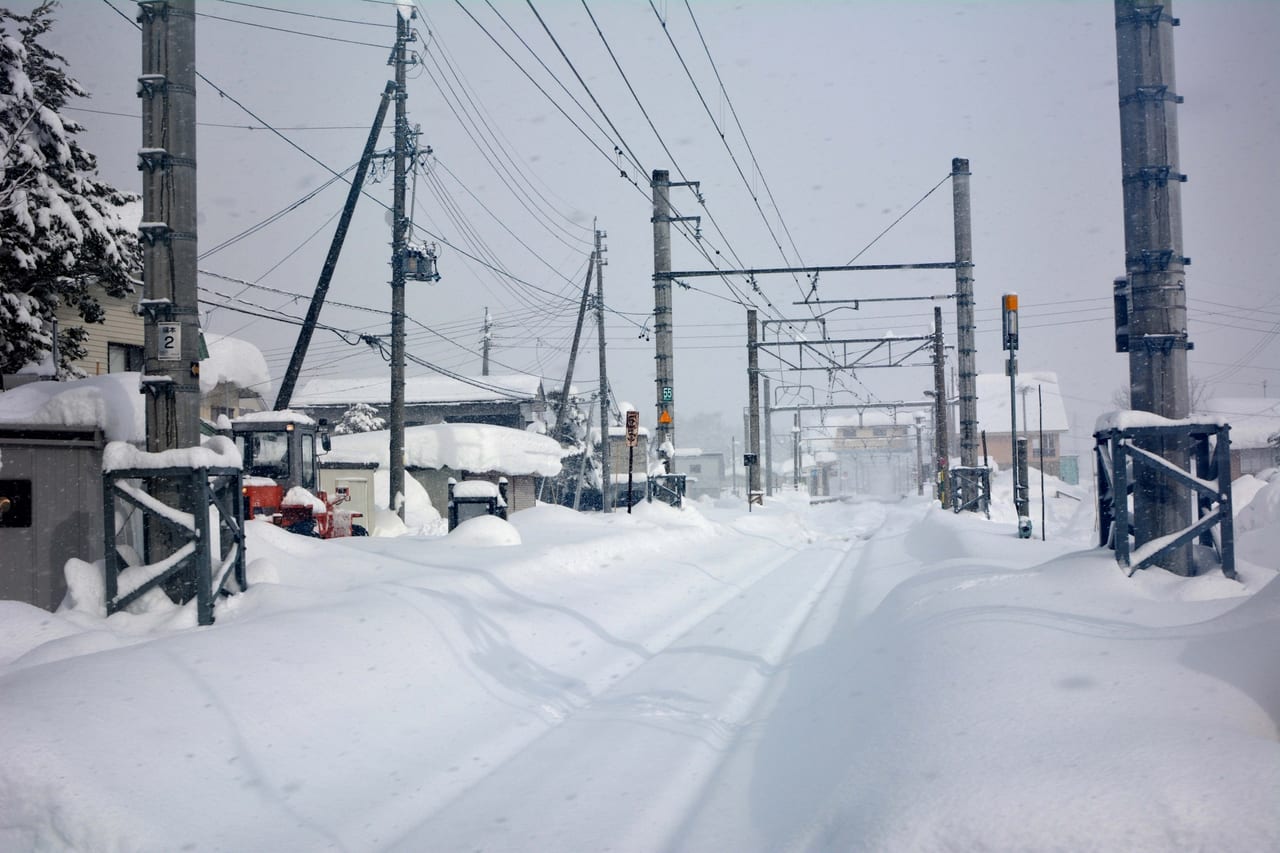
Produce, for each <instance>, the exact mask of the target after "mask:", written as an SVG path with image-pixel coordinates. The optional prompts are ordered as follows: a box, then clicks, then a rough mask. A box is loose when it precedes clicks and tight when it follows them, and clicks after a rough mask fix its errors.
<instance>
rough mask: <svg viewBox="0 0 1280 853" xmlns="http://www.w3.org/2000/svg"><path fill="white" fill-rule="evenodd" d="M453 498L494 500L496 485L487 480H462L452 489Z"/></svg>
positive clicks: (496, 494)
mask: <svg viewBox="0 0 1280 853" xmlns="http://www.w3.org/2000/svg"><path fill="white" fill-rule="evenodd" d="M453 496H454V497H455V498H496V497H498V484H497V483H490V482H489V481H488V480H464V481H462V482H461V483H457V484H455V485H454V487H453Z"/></svg>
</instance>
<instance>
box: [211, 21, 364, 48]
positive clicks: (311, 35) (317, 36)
mask: <svg viewBox="0 0 1280 853" xmlns="http://www.w3.org/2000/svg"><path fill="white" fill-rule="evenodd" d="M195 15H196V17H197V18H209V19H210V20H213V21H222V22H224V23H228V24H240V25H242V26H246V27H254V28H256V29H259V30H270V31H272V32H276V33H288V34H289V35H291V36H305V37H306V38H313V39H321V40H323V41H332V42H339V43H341V44H354V45H359V46H361V47H376V48H378V50H387V49H388V46H387V45H385V44H375V43H374V42H370V41H355V40H353V39H344V38H338V37H337V36H326V35H321V34H320V33H306V32H303V31H301V30H290V29H286V28H285V27H272V26H268V25H267V24H255V23H253V22H252V21H241V20H240V19H238V18H224V17H223V16H221V15H210V14H209V13H208V12H196V13H195Z"/></svg>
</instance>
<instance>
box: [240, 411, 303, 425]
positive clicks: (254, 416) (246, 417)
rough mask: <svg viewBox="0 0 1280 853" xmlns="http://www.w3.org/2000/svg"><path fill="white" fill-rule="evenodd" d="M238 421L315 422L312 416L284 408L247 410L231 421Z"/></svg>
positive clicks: (260, 422)
mask: <svg viewBox="0 0 1280 853" xmlns="http://www.w3.org/2000/svg"><path fill="white" fill-rule="evenodd" d="M231 423H232V424H237V423H241V424H243V423H255V424H302V425H304V426H311V425H312V424H314V423H315V421H314V420H312V419H311V417H310V416H308V415H305V414H303V413H302V412H298V411H295V410H293V409H284V410H282V411H279V412H276V411H270V410H268V411H265V412H246V413H245V414H243V415H240V416H239V417H238V418H236V419H235V420H233V421H232V422H231Z"/></svg>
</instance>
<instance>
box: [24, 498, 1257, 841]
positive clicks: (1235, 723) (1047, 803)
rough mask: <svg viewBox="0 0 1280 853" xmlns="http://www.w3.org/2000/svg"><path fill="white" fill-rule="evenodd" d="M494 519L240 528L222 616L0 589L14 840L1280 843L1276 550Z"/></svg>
mask: <svg viewBox="0 0 1280 853" xmlns="http://www.w3.org/2000/svg"><path fill="white" fill-rule="evenodd" d="M1063 506H1064V507H1067V508H1068V509H1067V510H1064V511H1066V512H1071V513H1074V512H1075V508H1076V507H1078V506H1079V504H1078V503H1076V502H1074V501H1063ZM1086 509H1087V508H1086ZM1051 520H1052V518H1051ZM1068 521H1069V519H1067V518H1066V517H1065V516H1064V518H1063V519H1062V520H1061V524H1060V525H1059V526H1060V527H1061V528H1062V529H1063V530H1065V529H1066V528H1067V527H1069V526H1070V525H1069V524H1068ZM513 523H514V526H515V529H516V530H517V531H518V533H519V537H520V539H521V543H520V544H518V545H515V546H512V547H498V546H495V545H494V542H495V541H496V540H495V539H488V538H486V537H485V536H480V537H478V538H476V539H473V540H471V541H466V539H465V537H461V536H459V535H452V536H448V537H413V536H409V537H399V538H388V539H367V540H339V541H332V542H319V541H315V540H310V539H306V538H303V537H298V536H292V535H290V534H286V533H283V532H281V531H279V530H276V529H274V528H270V527H269V526H267V525H264V524H260V523H259V524H255V525H253V528H254V529H253V530H252V536H251V542H250V547H251V553H252V558H253V562H252V564H251V567H250V577H251V582H252V584H251V587H250V589H249V590H248V591H247V592H246V593H244V594H242V595H239V596H236V597H233V598H231V599H228V600H225V601H224V602H223V603H222V604H220V605H219V614H218V622H217V624H216V625H214V626H212V627H211V628H206V629H197V628H195V627H194V614H193V613H192V612H191V608H190V607H188V608H185V609H179V608H176V607H173V606H172V605H170V604H168V603H167V601H164V600H161V599H154V600H152V601H150V602H148V603H147V604H146V605H145V606H143V607H142V608H140V611H141V612H138V613H126V614H119V615H117V616H113V617H112V618H111V619H104V618H102V617H101V616H100V615H95V613H94V612H93V611H94V606H95V605H94V604H93V603H92V601H93V596H92V589H91V586H92V585H91V584H89V583H87V581H86V580H85V579H84V578H80V579H79V582H78V583H77V592H78V594H79V597H80V600H81V601H82V604H81V605H79V607H78V608H77V609H74V610H67V609H64V610H63V611H61V612H59V613H58V614H56V615H51V614H48V613H44V612H43V611H38V610H35V609H34V608H30V607H27V606H25V605H20V604H16V603H13V602H0V755H3V756H4V757H5V760H4V761H3V762H0V849H4V850H28V849H35V850H63V849H69V850H90V851H96V850H122V851H131V850H139V851H146V850H181V849H190V850H206V849H209V850H307V851H310V850H324V849H333V850H348V851H379V850H404V851H419V850H428V851H436V850H438V851H466V850H485V851H501V850H509V851H545V850H574V851H577V850H605V849H611V850H619V851H651V850H689V851H721V850H734V851H774V850H783V849H807V850H819V851H820V850H834V849H839V850H888V849H892V850H937V849H964V850H970V849H982V848H991V849H1029V850H1035V849H1087V848H1094V849H1120V848H1123V849H1126V850H1164V849H1170V848H1171V847H1172V848H1177V849H1187V848H1191V849H1199V848H1206V849H1207V848H1210V847H1212V848H1214V849H1242V850H1244V849H1249V850H1252V849H1269V848H1274V847H1275V846H1276V843H1277V842H1280V827H1278V826H1277V820H1276V818H1275V817H1274V814H1273V812H1274V810H1273V809H1271V808H1270V806H1271V805H1273V802H1272V795H1273V793H1274V791H1275V790H1277V788H1278V787H1280V738H1277V720H1278V719H1280V695H1277V694H1276V693H1275V690H1274V684H1276V683H1277V681H1276V680H1275V679H1274V678H1273V677H1272V676H1273V674H1274V673H1272V672H1271V668H1273V667H1272V664H1268V663H1267V662H1268V661H1271V662H1274V660H1276V659H1280V642H1277V639H1276V638H1277V637H1280V632H1278V631H1276V630H1275V629H1276V626H1277V625H1280V585H1278V584H1276V583H1270V584H1268V581H1270V580H1271V579H1272V578H1273V577H1274V576H1275V574H1276V571H1275V568H1274V567H1262V566H1259V565H1252V564H1247V565H1246V566H1244V567H1243V571H1242V576H1244V577H1245V578H1246V583H1245V584H1244V585H1243V586H1242V585H1239V584H1235V583H1233V582H1230V581H1227V580H1226V579H1224V578H1222V577H1221V576H1220V575H1218V576H1216V577H1215V576H1208V577H1205V578H1199V579H1195V580H1193V581H1190V582H1188V581H1171V580H1170V578H1171V577H1172V576H1169V575H1167V573H1148V574H1147V575H1144V576H1139V577H1137V578H1134V579H1126V578H1124V576H1123V575H1122V574H1120V573H1119V572H1117V571H1116V568H1115V564H1114V562H1113V561H1112V560H1110V558H1109V557H1108V556H1107V555H1106V554H1104V553H1099V552H1096V551H1094V550H1092V549H1090V548H1089V546H1088V543H1087V541H1086V542H1084V543H1082V542H1081V541H1080V539H1079V538H1078V537H1077V538H1076V539H1072V538H1071V537H1070V536H1065V535H1064V536H1056V535H1055V537H1051V540H1050V541H1049V542H1035V541H1032V542H1026V541H1019V540H1017V539H1016V537H1014V536H1013V535H1012V531H1013V528H1012V525H1010V524H1007V523H1000V521H999V520H998V519H997V521H986V520H985V519H981V518H975V517H971V516H954V515H952V514H951V513H949V512H941V511H939V510H938V509H937V508H935V507H933V506H932V505H930V504H929V503H927V502H924V501H916V500H915V499H909V500H905V501H902V502H897V503H881V502H876V501H866V502H859V503H850V504H845V503H838V504H827V505H821V506H813V507H810V506H808V505H807V503H806V502H805V501H803V500H797V499H794V497H792V498H786V497H782V498H777V499H773V500H771V502H770V504H769V506H767V507H766V508H765V509H764V510H763V511H761V510H757V511H756V512H754V513H746V512H744V511H743V508H742V507H740V506H738V505H737V504H736V503H735V504H732V505H730V504H725V505H723V506H711V505H709V504H701V505H699V506H698V507H697V508H694V509H691V510H688V511H683V512H681V511H676V510H672V509H670V508H667V507H663V506H661V505H654V506H643V507H639V508H637V512H636V513H635V514H634V515H632V516H628V515H626V514H622V513H619V514H615V515H613V516H611V517H605V516H601V515H598V514H594V515H593V514H582V515H579V514H576V513H572V512H569V511H568V510H563V509H560V508H555V507H539V508H537V509H534V510H530V511H527V512H524V513H520V514H518V515H516V516H514V517H513ZM1084 523H1085V525H1087V523H1088V519H1087V518H1085V519H1084ZM1268 529H1270V528H1268ZM460 532H461V531H460ZM1085 533H1086V540H1087V527H1086V531H1085ZM1267 535H1268V536H1269V535H1270V534H1267ZM1054 539H1056V540H1057V541H1054ZM1268 542H1270V540H1269V539H1257V538H1255V539H1252V540H1251V539H1250V538H1249V534H1245V535H1244V536H1243V537H1242V538H1241V547H1242V549H1243V551H1244V552H1245V553H1257V554H1265V553H1270V552H1271V551H1274V548H1270V547H1269V546H1267V545H1266V543H1268ZM1251 548H1252V550H1250V549H1251ZM1241 648H1248V649H1251V650H1253V652H1254V653H1253V654H1250V655H1249V656H1247V657H1245V658H1241V657H1240V656H1239V655H1238V654H1235V653H1234V651H1233V650H1236V649H1241ZM1269 667H1270V668H1269ZM1136 719H1143V720H1145V723H1144V724H1143V725H1142V726H1135V725H1134V721H1135V720H1136ZM1206 779H1213V780H1216V782H1215V786H1216V788H1217V790H1219V791H1221V792H1223V794H1224V796H1221V797H1214V798H1212V799H1211V800H1210V801H1206V800H1205V799H1204V797H1203V792H1204V790H1205V780H1206ZM1152 815H1155V816H1156V818H1155V819H1152V817H1151V816H1152ZM1100 842H1101V843H1100ZM1222 842H1225V843H1222Z"/></svg>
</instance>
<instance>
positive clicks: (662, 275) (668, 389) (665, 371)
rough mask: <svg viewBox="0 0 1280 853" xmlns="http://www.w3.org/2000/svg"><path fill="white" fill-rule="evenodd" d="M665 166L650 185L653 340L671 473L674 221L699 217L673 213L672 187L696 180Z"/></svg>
mask: <svg viewBox="0 0 1280 853" xmlns="http://www.w3.org/2000/svg"><path fill="white" fill-rule="evenodd" d="M670 178H671V176H670V173H669V172H667V170H666V169H654V170H653V178H652V181H651V183H650V188H651V189H652V191H653V218H652V220H651V221H652V222H653V340H654V347H655V350H656V352H655V354H654V360H655V362H656V370H655V371H654V376H655V379H654V385H655V387H656V390H657V429H656V431H655V432H656V436H655V437H656V438H657V445H658V452H659V457H660V458H661V459H662V464H663V470H664V473H667V474H670V473H671V464H672V460H671V459H670V458H668V454H666V453H665V451H664V448H666V447H667V446H668V445H669V446H670V447H671V449H672V451H673V452H674V449H675V438H676V424H675V413H676V404H675V364H674V358H673V354H672V343H671V334H672V317H671V276H670V275H669V274H670V272H671V223H672V222H692V221H700V217H697V216H672V215H671V192H670V190H671V187H694V188H695V192H696V188H697V186H698V182H697V181H676V182H674V183H673V182H672V181H671V179H670Z"/></svg>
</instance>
